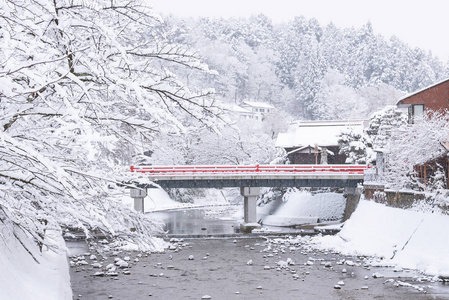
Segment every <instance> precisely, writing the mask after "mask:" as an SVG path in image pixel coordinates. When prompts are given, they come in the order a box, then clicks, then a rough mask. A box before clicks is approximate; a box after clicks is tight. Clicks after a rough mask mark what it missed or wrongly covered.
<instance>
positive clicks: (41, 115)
mask: <svg viewBox="0 0 449 300" xmlns="http://www.w3.org/2000/svg"><path fill="white" fill-rule="evenodd" d="M160 22H161V20H160V19H159V17H158V16H157V15H155V14H154V13H153V11H152V10H151V9H150V8H148V7H147V6H146V5H145V4H144V2H139V1H135V0H130V1H129V0H127V1H122V0H115V1H106V0H104V1H103V0H94V1H89V2H86V1H81V0H79V1H78V0H71V1H65V0H54V1H50V0H17V1H7V2H4V1H3V2H1V3H0V43H1V45H2V47H1V48H0V109H1V111H2V114H1V119H0V120H1V126H2V127H1V128H2V130H1V131H0V155H1V158H2V159H1V161H0V165H1V168H0V194H1V196H0V197H1V199H2V200H1V201H0V220H1V221H2V222H3V223H9V224H14V226H16V227H17V228H21V229H23V230H25V231H27V232H28V233H29V234H30V235H31V236H32V237H33V238H35V239H36V240H37V241H38V242H39V243H41V244H45V243H50V242H49V241H47V240H45V238H44V237H45V231H46V230H47V229H48V228H53V229H58V228H61V227H66V226H67V227H71V228H77V229H81V230H83V231H84V232H85V233H86V235H87V236H88V237H89V236H91V235H90V232H91V231H92V230H99V231H101V232H103V233H104V234H106V235H107V236H109V237H114V238H124V239H131V240H133V241H134V242H136V243H138V244H139V245H140V246H145V245H146V246H147V247H148V248H150V249H155V248H157V244H155V243H154V241H155V240H154V239H152V233H153V232H154V231H155V230H157V229H158V228H159V227H158V225H157V224H156V223H154V222H152V221H151V220H149V219H148V218H146V217H145V216H144V215H143V214H140V213H136V212H134V211H132V210H131V209H129V208H127V207H125V206H124V205H123V204H122V201H121V198H122V197H123V192H124V189H123V188H122V187H118V186H117V185H116V183H123V182H126V181H130V180H131V179H132V176H131V174H129V175H127V174H128V173H127V171H126V170H125V169H124V168H123V167H124V166H129V164H130V163H132V160H131V158H132V156H133V155H135V154H138V153H142V152H143V151H144V150H146V149H147V148H148V146H149V145H150V144H151V142H152V140H153V138H154V137H155V136H157V135H159V134H178V135H179V134H182V133H183V132H185V131H188V130H190V128H193V127H194V126H191V125H189V126H185V124H184V123H183V120H185V119H186V118H187V117H186V116H188V118H189V119H194V120H196V122H198V123H201V124H204V125H206V126H210V127H213V126H214V123H215V122H216V121H215V119H216V118H215V114H216V111H215V110H214V108H213V107H212V106H211V102H210V101H209V100H208V98H207V95H208V94H209V92H208V91H205V92H202V91H194V90H192V89H189V88H187V87H186V86H185V85H183V83H182V82H180V81H179V80H178V79H177V77H176V75H175V74H174V73H173V72H172V71H171V70H172V67H173V66H185V67H187V68H189V69H191V70H194V69H195V70H198V71H208V70H207V67H206V66H205V65H203V64H202V63H201V62H200V61H198V59H197V58H196V57H195V56H194V55H193V54H192V52H191V51H189V50H188V49H185V48H184V47H181V46H179V45H175V44H170V43H168V42H167V41H166V39H165V37H164V32H162V31H160V28H161V27H160V26H159V25H160ZM191 122H193V121H191ZM134 180H139V179H138V178H135V179H134ZM130 228H135V229H136V230H135V231H132V232H131V231H130ZM50 246H51V245H50Z"/></svg>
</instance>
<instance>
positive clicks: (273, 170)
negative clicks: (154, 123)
mask: <svg viewBox="0 0 449 300" xmlns="http://www.w3.org/2000/svg"><path fill="white" fill-rule="evenodd" d="M368 168H370V166H369V165H258V164H256V165H215V166H214V165H184V166H131V172H136V173H145V174H148V175H150V176H151V175H153V176H159V175H160V176H164V175H167V176H169V175H172V176H182V175H186V176H192V175H217V176H219V175H226V174H229V175H237V174H239V175H244V174H248V175H251V174H258V175H263V174H270V175H271V174H293V173H334V174H335V173H345V174H363V173H364V171H365V170H367V169H368Z"/></svg>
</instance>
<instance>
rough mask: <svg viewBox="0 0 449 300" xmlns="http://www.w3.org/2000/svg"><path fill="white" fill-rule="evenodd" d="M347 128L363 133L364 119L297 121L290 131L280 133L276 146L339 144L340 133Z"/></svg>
mask: <svg viewBox="0 0 449 300" xmlns="http://www.w3.org/2000/svg"><path fill="white" fill-rule="evenodd" d="M346 128H351V129H352V130H354V131H355V132H360V133H362V132H363V129H364V121H362V120H354V121H296V122H294V123H293V124H292V126H291V127H290V130H289V131H288V132H284V133H279V135H278V137H277V139H276V147H281V148H294V147H305V146H315V145H318V146H322V147H326V146H327V147H329V146H338V135H339V134H340V133H341V131H342V130H344V129H346Z"/></svg>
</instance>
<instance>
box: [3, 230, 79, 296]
mask: <svg viewBox="0 0 449 300" xmlns="http://www.w3.org/2000/svg"><path fill="white" fill-rule="evenodd" d="M9 230H10V228H5V227H4V228H3V230H2V237H1V238H0V266H1V272H0V299H5V300H6V299H8V300H21V299H33V300H71V299H72V290H71V287H70V274H69V267H68V263H67V256H66V254H65V253H63V252H62V253H59V254H57V253H55V252H53V251H50V250H44V251H43V252H42V253H41V252H39V249H38V247H37V245H36V244H35V243H34V242H32V240H31V239H29V238H27V237H26V236H25V235H24V234H23V233H21V232H17V231H16V234H18V235H19V236H20V237H21V240H22V242H23V243H24V245H25V246H26V247H27V249H28V250H29V251H30V252H31V253H32V255H33V256H34V257H35V258H36V259H37V261H38V262H39V263H36V261H35V260H34V259H33V258H32V256H31V255H30V254H29V253H28V252H27V250H25V248H24V247H23V246H22V245H21V243H20V242H19V241H18V240H17V239H16V238H14V236H13V235H12V233H11V232H8V231H9ZM59 238H60V239H61V243H62V245H64V241H63V240H62V237H59Z"/></svg>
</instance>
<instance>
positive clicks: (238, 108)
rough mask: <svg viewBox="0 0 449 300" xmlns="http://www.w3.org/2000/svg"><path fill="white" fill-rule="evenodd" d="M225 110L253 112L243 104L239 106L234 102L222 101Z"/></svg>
mask: <svg viewBox="0 0 449 300" xmlns="http://www.w3.org/2000/svg"><path fill="white" fill-rule="evenodd" d="M220 105H221V106H222V107H223V108H224V109H225V110H229V111H233V112H238V113H247V114H252V113H253V112H252V111H250V110H247V109H245V108H243V107H241V106H238V105H237V104H234V103H221V104H220Z"/></svg>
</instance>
